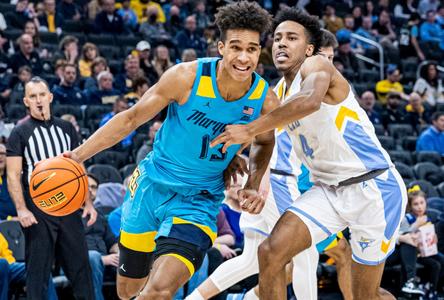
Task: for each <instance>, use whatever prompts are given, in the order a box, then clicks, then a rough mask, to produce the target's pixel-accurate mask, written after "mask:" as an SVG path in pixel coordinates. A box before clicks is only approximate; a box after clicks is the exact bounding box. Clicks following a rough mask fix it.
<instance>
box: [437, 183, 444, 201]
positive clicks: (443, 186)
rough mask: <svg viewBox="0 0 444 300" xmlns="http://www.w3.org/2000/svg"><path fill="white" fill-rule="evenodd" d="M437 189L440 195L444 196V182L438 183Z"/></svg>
mask: <svg viewBox="0 0 444 300" xmlns="http://www.w3.org/2000/svg"><path fill="white" fill-rule="evenodd" d="M436 189H437V190H438V193H439V195H440V196H441V197H443V198H444V182H442V183H440V184H438V186H437V187H436Z"/></svg>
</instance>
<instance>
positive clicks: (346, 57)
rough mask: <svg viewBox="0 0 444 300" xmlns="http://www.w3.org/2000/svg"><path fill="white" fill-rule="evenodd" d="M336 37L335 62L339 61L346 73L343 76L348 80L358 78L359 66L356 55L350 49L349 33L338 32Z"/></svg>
mask: <svg viewBox="0 0 444 300" xmlns="http://www.w3.org/2000/svg"><path fill="white" fill-rule="evenodd" d="M338 33H339V34H338V35H337V36H336V38H337V40H338V45H339V46H338V49H337V51H338V54H337V55H336V57H335V60H336V61H340V62H341V63H342V65H343V66H344V68H345V71H346V72H347V73H346V74H345V75H346V77H347V76H348V77H347V79H348V80H353V79H354V78H358V77H359V65H358V60H357V58H356V55H355V54H354V52H353V50H352V48H351V45H350V43H351V39H350V33H349V32H347V31H340V32H339V31H338Z"/></svg>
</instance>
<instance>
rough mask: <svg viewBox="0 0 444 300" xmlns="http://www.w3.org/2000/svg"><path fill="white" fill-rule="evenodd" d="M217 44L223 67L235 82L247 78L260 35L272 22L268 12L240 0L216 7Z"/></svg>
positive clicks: (251, 69)
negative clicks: (218, 34)
mask: <svg viewBox="0 0 444 300" xmlns="http://www.w3.org/2000/svg"><path fill="white" fill-rule="evenodd" d="M216 24H217V26H218V28H219V31H220V41H219V42H218V44H217V47H218V50H219V54H220V55H222V57H223V67H224V68H225V70H226V71H227V72H228V74H229V75H230V76H231V77H232V78H233V79H235V80H237V81H245V80H249V79H250V76H251V74H252V72H253V71H254V70H255V69H256V66H257V63H258V61H259V55H260V51H261V46H260V37H261V34H262V33H264V32H267V31H268V30H269V28H270V25H271V15H270V14H269V13H268V12H267V11H266V10H265V9H263V8H262V7H260V6H259V4H257V3H255V2H247V1H240V2H234V3H232V4H229V5H225V6H223V7H221V8H219V10H218V12H217V14H216Z"/></svg>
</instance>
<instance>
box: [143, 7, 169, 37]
mask: <svg viewBox="0 0 444 300" xmlns="http://www.w3.org/2000/svg"><path fill="white" fill-rule="evenodd" d="M158 11H159V10H158V9H157V8H156V7H155V6H149V7H148V8H147V9H146V16H147V18H146V21H145V22H143V23H142V24H141V25H140V28H139V32H140V33H141V34H142V36H143V38H144V39H145V40H150V41H153V40H161V39H164V40H167V39H170V38H171V35H170V33H169V32H168V31H167V30H166V29H165V26H164V24H163V23H161V22H159V21H158V18H157V14H158Z"/></svg>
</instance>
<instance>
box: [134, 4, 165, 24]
mask: <svg viewBox="0 0 444 300" xmlns="http://www.w3.org/2000/svg"><path fill="white" fill-rule="evenodd" d="M148 7H154V8H156V9H157V22H160V23H165V22H166V18H165V13H164V10H163V9H162V6H160V4H159V3H157V2H156V1H151V0H143V1H131V8H132V9H133V10H134V11H135V12H136V15H137V19H138V20H139V23H140V24H141V23H143V22H145V21H146V10H147V8H148Z"/></svg>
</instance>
